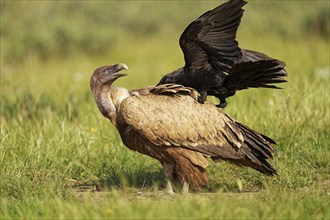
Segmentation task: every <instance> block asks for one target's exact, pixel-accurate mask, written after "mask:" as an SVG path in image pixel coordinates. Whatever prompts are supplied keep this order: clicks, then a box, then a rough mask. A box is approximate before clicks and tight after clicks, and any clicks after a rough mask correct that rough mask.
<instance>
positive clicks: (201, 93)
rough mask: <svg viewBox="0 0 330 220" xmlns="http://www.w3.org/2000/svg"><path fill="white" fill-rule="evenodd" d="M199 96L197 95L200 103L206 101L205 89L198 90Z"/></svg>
mask: <svg viewBox="0 0 330 220" xmlns="http://www.w3.org/2000/svg"><path fill="white" fill-rule="evenodd" d="M199 93H200V96H198V99H197V100H198V102H199V103H201V104H204V102H205V101H206V99H207V91H206V90H204V91H200V92H199Z"/></svg>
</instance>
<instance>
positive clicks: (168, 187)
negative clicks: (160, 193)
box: [164, 180, 175, 195]
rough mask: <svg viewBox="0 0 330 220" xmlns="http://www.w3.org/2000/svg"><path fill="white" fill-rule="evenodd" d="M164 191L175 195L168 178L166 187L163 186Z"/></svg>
mask: <svg viewBox="0 0 330 220" xmlns="http://www.w3.org/2000/svg"><path fill="white" fill-rule="evenodd" d="M164 192H165V193H166V194H169V195H175V192H174V191H173V187H172V183H171V181H170V180H167V184H166V188H165V190H164Z"/></svg>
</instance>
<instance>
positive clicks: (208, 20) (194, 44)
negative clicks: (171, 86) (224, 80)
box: [180, 0, 246, 74]
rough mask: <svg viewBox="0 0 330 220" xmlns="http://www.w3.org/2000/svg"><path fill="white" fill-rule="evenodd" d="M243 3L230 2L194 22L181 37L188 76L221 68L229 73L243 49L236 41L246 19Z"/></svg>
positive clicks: (232, 0) (239, 1) (240, 0)
mask: <svg viewBox="0 0 330 220" xmlns="http://www.w3.org/2000/svg"><path fill="white" fill-rule="evenodd" d="M245 4H246V2H245V1H243V0H230V1H228V2H226V3H224V4H222V5H220V6H218V7H216V8H215V9H213V10H210V11H208V12H206V13H204V14H203V15H202V16H200V17H199V18H198V19H197V20H195V21H193V22H192V23H191V24H190V25H189V26H188V27H187V28H186V29H185V30H184V32H183V33H182V35H181V37H180V47H181V49H182V51H183V53H184V59H185V62H186V65H185V70H186V73H190V74H193V73H194V72H195V71H196V70H200V69H201V68H202V69H208V70H209V68H217V69H218V68H220V69H222V70H223V71H226V72H228V71H229V69H230V67H231V65H232V63H233V59H235V58H238V56H239V55H240V54H241V50H240V49H239V47H238V43H237V41H236V40H235V38H236V32H237V28H238V26H239V24H240V21H241V18H242V16H243V11H244V10H243V9H242V7H243V6H244V5H245Z"/></svg>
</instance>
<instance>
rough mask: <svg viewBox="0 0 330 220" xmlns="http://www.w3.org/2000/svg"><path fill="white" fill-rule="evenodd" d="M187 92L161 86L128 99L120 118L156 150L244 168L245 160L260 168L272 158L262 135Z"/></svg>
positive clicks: (271, 149)
mask: <svg viewBox="0 0 330 220" xmlns="http://www.w3.org/2000/svg"><path fill="white" fill-rule="evenodd" d="M166 87H168V89H166ZM180 90H181V91H180ZM189 90H190V91H193V89H190V88H186V87H182V86H177V87H175V86H172V87H171V86H166V85H162V86H161V87H155V88H154V89H150V93H149V94H148V95H140V96H131V97H128V98H126V99H125V100H124V101H123V102H122V103H121V106H120V114H121V118H122V119H123V120H124V121H125V123H127V124H128V125H130V128H131V129H134V130H135V131H136V132H137V133H138V134H140V135H142V136H143V137H144V138H145V139H147V140H149V141H150V142H151V143H153V144H154V145H155V146H156V147H165V146H172V147H184V148H188V149H192V150H195V151H198V152H200V153H202V154H204V155H205V156H210V157H212V158H219V159H225V160H228V161H231V162H234V163H235V161H236V162H237V161H238V162H237V163H238V164H239V165H246V164H244V163H243V162H242V159H244V161H245V160H248V161H250V162H251V161H252V162H253V163H255V164H258V166H261V165H262V163H263V162H265V159H267V158H270V157H271V152H272V151H273V148H272V147H270V146H269V145H268V142H267V141H266V140H265V139H264V138H263V137H262V136H261V135H259V134H258V133H256V132H254V131H252V130H250V129H249V128H247V127H241V126H240V125H239V124H238V123H236V122H235V121H234V120H232V119H231V118H230V117H229V116H227V115H226V114H224V113H223V112H221V111H219V110H218V109H217V107H216V106H214V105H213V104H211V103H205V104H200V103H198V102H197V100H196V97H193V96H192V95H191V94H190V92H189ZM244 129H245V130H244ZM245 138H246V140H248V142H247V141H246V140H245ZM254 139H255V140H254ZM259 157H260V158H259ZM265 163H266V164H268V163H267V162H265ZM268 165H269V164H268ZM248 166H252V165H251V164H248ZM252 167H253V166H252ZM262 172H263V171H262Z"/></svg>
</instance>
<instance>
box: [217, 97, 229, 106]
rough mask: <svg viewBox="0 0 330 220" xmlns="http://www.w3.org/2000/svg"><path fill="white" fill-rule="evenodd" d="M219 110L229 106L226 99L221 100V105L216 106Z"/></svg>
mask: <svg viewBox="0 0 330 220" xmlns="http://www.w3.org/2000/svg"><path fill="white" fill-rule="evenodd" d="M216 106H217V107H218V108H225V107H226V106H227V101H226V99H220V103H219V105H216Z"/></svg>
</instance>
